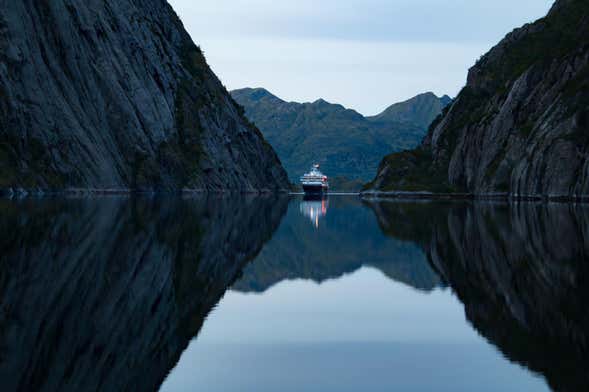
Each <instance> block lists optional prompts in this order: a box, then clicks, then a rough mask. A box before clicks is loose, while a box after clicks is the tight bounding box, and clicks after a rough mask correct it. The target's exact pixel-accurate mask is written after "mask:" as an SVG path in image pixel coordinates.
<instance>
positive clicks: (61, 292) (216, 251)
mask: <svg viewBox="0 0 589 392" xmlns="http://www.w3.org/2000/svg"><path fill="white" fill-rule="evenodd" d="M287 202H288V201H287V200H285V199H273V198H268V199H261V198H241V199H238V200H233V199H227V198H213V199H210V198H209V199H187V200H175V201H166V202H164V201H160V200H150V199H126V198H121V199H119V198H106V199H98V200H43V201H25V202H11V201H0V210H1V214H0V230H1V231H2V237H1V238H0V249H1V253H0V254H1V259H0V347H1V356H0V384H1V385H2V389H3V390H7V391H8V390H9V391H32V390H47V391H64V390H72V391H74V390H75V391H82V390H109V391H123V390H133V391H147V390H157V389H158V388H159V386H160V384H161V382H162V381H163V380H164V378H165V377H166V375H167V373H168V372H169V370H170V369H171V368H172V367H173V366H174V365H175V363H176V362H177V361H178V358H179V357H180V354H181V353H182V351H183V350H184V349H185V347H186V346H187V345H188V343H189V341H190V340H191V339H192V338H193V337H194V336H195V335H196V334H197V333H198V331H199V330H200V328H201V326H202V324H203V321H204V319H205V317H206V315H207V314H208V313H209V311H210V310H211V309H212V308H213V307H214V306H215V304H216V303H217V302H218V301H219V299H220V298H221V297H222V296H223V294H224V292H225V290H226V288H227V287H228V286H229V285H230V284H231V283H232V282H233V281H234V280H235V279H236V277H237V276H238V275H239V273H240V271H241V269H242V267H243V266H244V265H245V264H246V263H247V262H248V261H250V260H251V259H252V258H253V257H255V255H256V254H257V253H258V252H259V250H260V249H261V247H262V245H263V244H264V243H265V242H266V241H267V240H268V239H269V238H270V237H271V236H272V233H273V232H274V230H275V229H276V227H277V226H278V224H279V222H280V220H281V218H282V216H283V214H284V213H285V211H286V206H287Z"/></svg>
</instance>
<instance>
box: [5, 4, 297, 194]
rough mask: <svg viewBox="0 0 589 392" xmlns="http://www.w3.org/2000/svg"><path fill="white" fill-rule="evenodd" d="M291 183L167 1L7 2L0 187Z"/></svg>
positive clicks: (249, 187) (247, 187)
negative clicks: (210, 67)
mask: <svg viewBox="0 0 589 392" xmlns="http://www.w3.org/2000/svg"><path fill="white" fill-rule="evenodd" d="M287 186H288V181H287V177H286V173H285V172H284V170H283V169H282V167H281V165H280V162H279V160H278V158H277V156H276V154H275V153H274V151H273V150H272V148H271V147H270V146H269V145H268V144H267V143H266V142H265V141H264V139H263V137H262V135H261V134H260V132H259V131H258V130H257V129H256V128H255V127H254V126H252V125H251V124H250V123H249V122H248V121H247V120H246V119H245V118H244V117H243V114H242V111H241V108H240V107H239V106H237V105H236V104H235V103H234V101H233V99H232V98H231V97H230V96H229V94H228V93H227V91H226V90H225V88H224V87H223V85H222V84H221V83H220V81H219V80H218V79H217V77H216V76H215V75H214V74H213V72H212V71H211V70H210V69H209V67H208V65H207V64H206V61H205V58H204V56H203V54H202V52H201V50H200V49H199V48H198V47H197V46H196V45H195V44H194V43H193V42H192V40H191V38H190V37H189V35H188V34H187V32H186V31H185V29H184V27H183V25H182V23H181V21H180V19H179V18H178V16H177V15H176V14H175V12H174V11H173V9H172V8H171V6H170V5H169V4H168V3H167V2H166V1H165V0H133V1H131V0H100V1H98V0H90V1H86V0H52V1H36V0H22V1H2V6H1V7H0V188H24V189H43V190H46V191H47V190H51V191H54V190H58V191H60V190H67V189H74V188H75V189H82V190H83V189H94V190H108V191H115V192H116V191H126V190H142V191H147V190H157V191H178V190H182V189H187V190H201V191H211V190H237V191H259V190H276V189H286V188H287Z"/></svg>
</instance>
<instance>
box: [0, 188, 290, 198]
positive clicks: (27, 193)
mask: <svg viewBox="0 0 589 392" xmlns="http://www.w3.org/2000/svg"><path fill="white" fill-rule="evenodd" d="M288 194H289V190H288V189H278V190H270V189H255V190H238V189H218V190H209V189H177V190H135V189H128V188H69V189H64V190H42V189H24V188H16V189H14V188H4V189H0V199H8V200H12V199H17V200H18V199H45V198H55V197H105V196H127V197H131V196H181V197H182V196H191V195H192V196H196V195H259V196H267V195H288Z"/></svg>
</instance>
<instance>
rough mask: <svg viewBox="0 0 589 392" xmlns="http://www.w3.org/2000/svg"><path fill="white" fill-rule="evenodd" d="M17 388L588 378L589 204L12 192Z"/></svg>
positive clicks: (0, 332) (502, 384) (525, 383)
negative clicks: (23, 196) (57, 196)
mask: <svg viewBox="0 0 589 392" xmlns="http://www.w3.org/2000/svg"><path fill="white" fill-rule="evenodd" d="M0 211H1V215H0V224H1V226H2V232H3V233H4V234H3V237H2V239H1V240H0V245H1V246H2V254H1V262H0V290H1V295H0V350H1V351H0V354H1V355H0V383H1V385H3V386H4V388H3V390H15V391H17V390H23V391H25V390H50V391H54V390H55V391H58V390H59V391H63V390H72V391H73V390H76V391H77V390H109V391H110V390H134V391H136V390H157V389H161V390H162V391H195V390H200V391H213V392H214V391H219V392H220V391H256V392H257V391H322V392H325V391H390V390H400V391H474V390H476V391H550V390H555V391H576V390H579V391H581V390H587V386H589V375H588V374H587V372H586V369H587V365H589V363H588V362H589V361H588V359H589V354H588V349H589V343H588V341H587V331H589V329H588V327H589V316H588V315H587V312H586V311H585V310H586V303H587V301H586V300H587V298H588V297H589V286H588V285H587V283H588V282H587V277H588V276H589V274H588V272H589V268H588V266H587V258H586V255H587V250H588V249H589V241H588V239H587V233H589V209H588V208H586V207H581V206H573V205H566V204H550V205H541V204H518V205H511V206H508V205H502V204H490V203H425V202H421V203H415V202H394V201H364V202H363V201H361V200H360V199H358V198H357V197H353V196H332V197H330V199H329V200H303V199H302V198H300V197H294V198H238V199H233V198H219V197H217V198H202V199H201V198H196V199H183V200H158V199H124V198H105V199H90V200H44V201H30V200H29V201H23V202H9V201H3V202H0Z"/></svg>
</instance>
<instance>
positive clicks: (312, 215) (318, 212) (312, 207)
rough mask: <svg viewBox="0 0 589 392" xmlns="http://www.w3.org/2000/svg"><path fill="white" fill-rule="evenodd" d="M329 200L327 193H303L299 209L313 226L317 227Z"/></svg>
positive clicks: (325, 211)
mask: <svg viewBox="0 0 589 392" xmlns="http://www.w3.org/2000/svg"><path fill="white" fill-rule="evenodd" d="M328 207H329V200H328V199H327V195H322V194H321V195H319V194H318V195H305V197H304V198H303V200H302V201H301V204H300V206H299V210H300V211H301V213H302V214H303V215H304V216H306V217H308V218H309V219H310V220H311V223H313V225H314V226H315V228H319V220H320V219H321V218H323V217H325V216H326V215H327V208H328Z"/></svg>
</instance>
